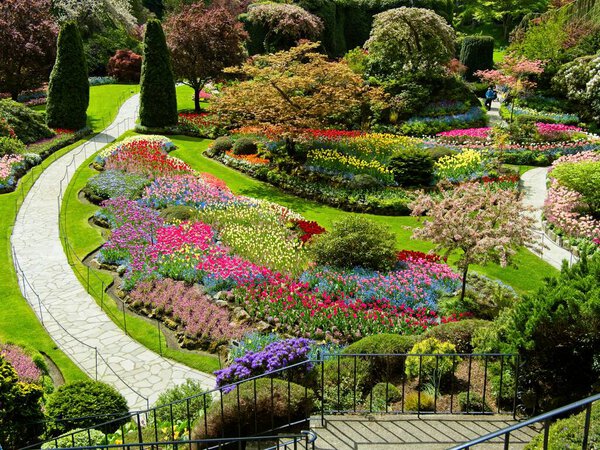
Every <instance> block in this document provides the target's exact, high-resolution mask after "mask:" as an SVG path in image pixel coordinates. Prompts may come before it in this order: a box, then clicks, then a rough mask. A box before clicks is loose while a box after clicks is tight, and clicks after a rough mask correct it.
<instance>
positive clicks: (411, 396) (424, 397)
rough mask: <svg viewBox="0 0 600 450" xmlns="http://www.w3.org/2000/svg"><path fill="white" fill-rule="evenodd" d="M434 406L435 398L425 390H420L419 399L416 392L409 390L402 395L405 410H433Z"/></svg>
mask: <svg viewBox="0 0 600 450" xmlns="http://www.w3.org/2000/svg"><path fill="white" fill-rule="evenodd" d="M434 408H435V398H434V397H433V395H431V394H429V393H427V392H421V399H420V401H419V393H418V392H409V393H408V394H406V397H404V410H405V411H433V410H434Z"/></svg>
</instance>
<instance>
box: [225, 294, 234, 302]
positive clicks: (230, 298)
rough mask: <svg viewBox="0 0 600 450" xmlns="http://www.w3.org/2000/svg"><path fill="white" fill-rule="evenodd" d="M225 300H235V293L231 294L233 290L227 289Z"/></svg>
mask: <svg viewBox="0 0 600 450" xmlns="http://www.w3.org/2000/svg"><path fill="white" fill-rule="evenodd" d="M227 301H228V302H230V303H233V302H235V295H234V294H233V292H231V291H229V292H228V293H227Z"/></svg>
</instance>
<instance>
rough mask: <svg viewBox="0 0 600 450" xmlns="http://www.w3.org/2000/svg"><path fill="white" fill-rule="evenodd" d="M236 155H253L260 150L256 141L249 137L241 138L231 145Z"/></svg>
mask: <svg viewBox="0 0 600 450" xmlns="http://www.w3.org/2000/svg"><path fill="white" fill-rule="evenodd" d="M231 149H232V150H233V154H234V155H253V154H255V153H256V152H257V151H258V147H257V146H256V142H254V141H253V140H252V139H249V138H244V137H242V138H239V139H238V140H236V141H235V142H234V143H233V146H232V147H231Z"/></svg>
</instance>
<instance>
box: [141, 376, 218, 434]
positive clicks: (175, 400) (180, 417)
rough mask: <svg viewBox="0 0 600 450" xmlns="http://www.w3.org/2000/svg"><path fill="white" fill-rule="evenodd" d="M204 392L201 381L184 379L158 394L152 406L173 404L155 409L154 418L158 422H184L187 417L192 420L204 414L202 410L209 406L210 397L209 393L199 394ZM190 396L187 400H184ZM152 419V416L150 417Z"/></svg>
mask: <svg viewBox="0 0 600 450" xmlns="http://www.w3.org/2000/svg"><path fill="white" fill-rule="evenodd" d="M203 392H206V389H205V388H204V387H203V386H202V383H201V382H200V381H197V380H186V381H185V383H182V384H179V385H177V386H175V387H172V388H171V389H167V390H166V391H164V392H163V393H162V394H160V395H159V396H158V399H157V400H156V403H155V404H154V406H155V407H156V406H161V405H169V404H171V403H172V404H173V405H172V407H170V406H166V407H163V408H158V409H157V410H156V420H157V422H158V423H161V422H167V423H173V424H175V423H177V422H179V421H181V422H185V421H186V420H187V419H188V412H189V418H190V419H191V421H192V422H193V421H194V420H196V419H197V418H198V417H200V416H202V415H203V414H204V411H205V410H206V409H207V408H209V407H210V405H211V403H212V397H211V396H210V395H199V394H202V393H203ZM192 396H194V398H190V400H189V402H188V401H186V399H187V398H189V397H192ZM152 419H153V420H154V417H153V418H152Z"/></svg>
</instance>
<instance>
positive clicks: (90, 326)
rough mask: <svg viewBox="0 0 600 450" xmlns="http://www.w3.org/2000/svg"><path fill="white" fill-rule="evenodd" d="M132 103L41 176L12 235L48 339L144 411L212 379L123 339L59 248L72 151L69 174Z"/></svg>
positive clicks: (131, 119) (120, 126) (133, 113)
mask: <svg viewBox="0 0 600 450" xmlns="http://www.w3.org/2000/svg"><path fill="white" fill-rule="evenodd" d="M138 105H139V96H138V95H136V96H134V97H132V98H130V99H129V100H127V101H126V102H125V103H124V104H123V106H122V107H121V109H120V110H119V114H118V116H117V118H116V119H115V121H114V122H113V124H112V125H111V126H109V127H108V128H107V129H105V130H104V131H103V132H102V133H100V134H98V135H97V136H95V137H94V138H93V139H91V140H90V141H89V143H88V144H86V147H85V151H81V152H80V151H79V150H81V149H82V148H83V147H84V146H81V147H78V148H77V149H74V150H73V151H71V152H70V153H68V154H66V155H64V156H63V157H61V158H60V159H58V160H57V161H56V162H54V163H53V164H52V165H50V166H49V167H48V168H47V169H46V170H45V171H44V172H43V173H42V175H41V176H40V178H39V179H38V180H37V182H36V183H35V185H34V186H33V188H32V189H31V191H30V192H29V194H28V195H27V197H26V198H25V201H24V203H23V205H22V207H21V209H20V211H19V214H18V216H17V219H16V222H15V226H14V229H13V234H12V238H11V242H12V248H13V254H14V256H15V260H16V262H15V265H17V261H18V266H19V268H18V269H17V271H18V273H19V277H18V278H19V284H20V287H21V291H22V292H23V296H24V297H25V298H26V299H27V301H28V302H29V304H30V305H31V307H32V308H33V310H34V311H35V312H36V314H37V315H38V318H40V319H42V322H43V324H44V326H45V327H46V329H47V330H48V333H49V334H50V336H51V337H52V339H53V340H54V341H55V342H56V343H57V345H58V346H59V347H60V348H61V349H62V350H63V351H64V352H65V353H66V354H67V355H68V356H69V357H70V358H71V359H72V360H73V361H74V362H75V363H76V364H77V365H78V366H79V367H80V368H81V369H82V370H83V371H85V372H86V373H87V374H88V375H89V376H90V377H92V378H96V373H97V378H98V379H99V380H102V381H105V382H107V383H110V384H112V385H113V386H115V388H117V389H118V390H119V391H120V392H121V393H122V394H123V395H124V396H125V398H126V399H127V401H128V403H129V407H130V409H131V410H140V409H145V408H146V407H147V406H148V404H150V405H152V404H153V403H154V401H155V400H156V399H157V397H158V395H159V394H160V393H161V392H162V391H164V390H165V389H167V388H169V387H172V386H174V385H176V384H180V383H182V382H184V381H185V380H186V379H188V378H191V379H195V380H200V381H201V382H202V383H203V385H204V386H205V387H206V388H207V389H211V388H213V387H214V384H215V383H214V377H213V376H211V375H207V374H204V373H201V372H199V371H196V370H192V369H190V368H188V367H186V366H184V365H182V364H178V363H175V362H173V361H171V360H168V359H166V358H163V357H161V356H159V355H158V354H156V353H154V352H152V351H150V350H148V349H147V348H145V347H144V346H143V345H141V344H139V343H138V342H136V341H134V340H133V339H132V338H130V337H128V336H126V335H125V334H124V332H123V331H122V330H121V329H120V328H118V327H117V326H116V325H115V324H114V323H113V322H112V321H111V319H110V318H109V317H107V315H106V314H105V313H104V312H103V311H102V310H101V309H100V307H99V306H98V305H97V304H96V302H95V300H94V299H93V298H92V297H91V296H90V295H89V294H88V293H87V292H86V290H85V288H84V287H83V286H82V284H81V283H80V282H79V280H78V279H77V278H76V276H75V274H74V273H73V270H72V268H71V266H70V265H69V262H68V261H67V258H66V256H65V253H64V251H63V248H62V246H61V241H60V237H59V227H58V217H59V216H58V214H59V213H58V201H57V196H58V194H59V189H60V180H61V179H62V178H63V176H64V174H65V170H66V168H67V167H68V166H69V165H70V163H71V161H72V158H73V155H75V163H74V165H73V164H72V165H70V167H69V175H70V176H72V175H73V173H74V171H75V169H76V168H77V167H79V166H80V165H81V164H82V163H83V162H84V161H85V160H86V159H87V158H88V157H89V156H91V155H92V154H93V153H94V152H95V151H97V150H99V149H100V148H102V147H103V146H104V145H105V144H106V142H110V141H112V140H114V139H115V138H116V137H117V136H119V135H121V134H122V133H123V132H125V131H126V130H128V129H130V128H133V126H134V125H135V119H136V117H137V110H138ZM123 121H126V122H123ZM67 184H68V181H67V182H64V183H63V185H64V186H65V187H66V185H67ZM23 274H24V278H23ZM25 280H26V281H25ZM36 293H37V295H36ZM38 296H39V297H38ZM40 302H41V303H40ZM40 309H41V314H40ZM95 349H97V352H96V350H95ZM111 368H112V370H111ZM117 374H118V376H117Z"/></svg>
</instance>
